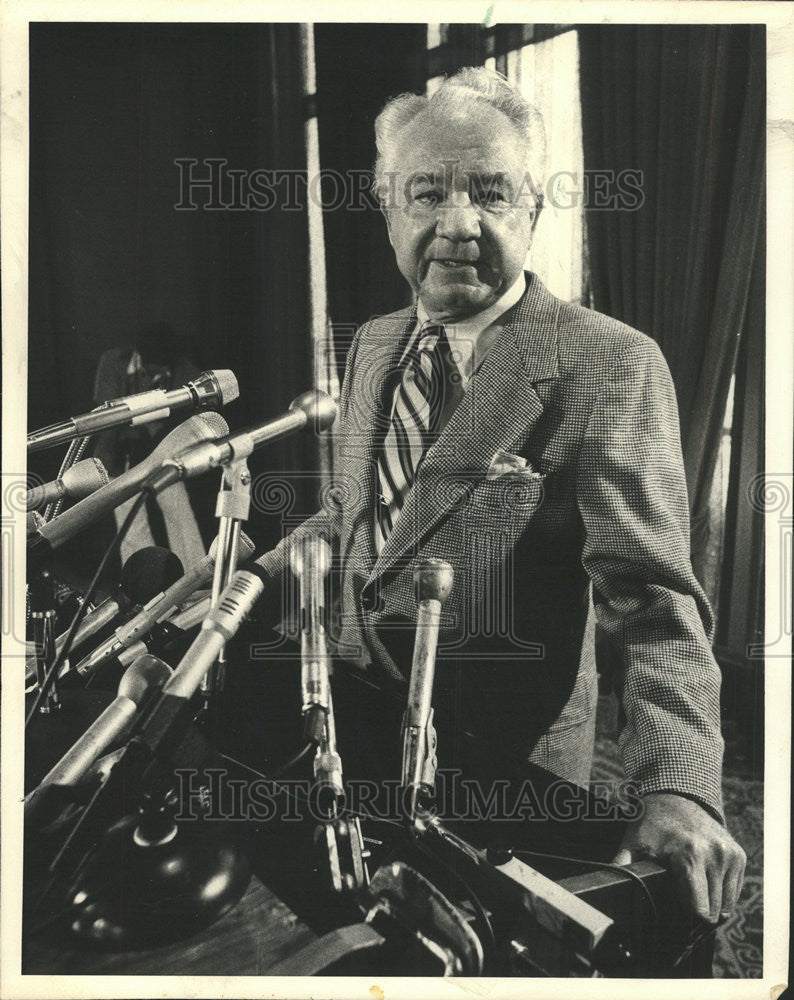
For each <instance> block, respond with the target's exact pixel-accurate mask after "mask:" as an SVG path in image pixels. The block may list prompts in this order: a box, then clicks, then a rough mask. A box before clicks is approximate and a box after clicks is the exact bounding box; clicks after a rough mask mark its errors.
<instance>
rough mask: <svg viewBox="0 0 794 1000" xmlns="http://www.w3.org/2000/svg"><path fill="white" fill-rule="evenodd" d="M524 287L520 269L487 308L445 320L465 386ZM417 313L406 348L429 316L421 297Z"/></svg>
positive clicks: (448, 337) (524, 281)
mask: <svg viewBox="0 0 794 1000" xmlns="http://www.w3.org/2000/svg"><path fill="white" fill-rule="evenodd" d="M526 286H527V282H526V278H525V276H524V272H523V271H522V272H521V273H520V274H519V276H518V277H517V278H516V280H515V281H514V282H513V284H512V285H511V286H510V287H509V288H508V289H507V291H506V292H505V293H504V295H502V296H501V298H499V299H497V300H496V302H494V303H493V305H491V306H488V308H487V309H483V310H482V312H478V313H475V314H474V315H473V316H469V317H468V318H467V319H455V320H447V321H445V322H444V330H445V331H446V334H447V339H448V340H449V344H450V347H451V348H452V357H453V358H454V359H455V362H456V364H457V366H458V369H459V370H460V374H461V377H462V379H463V384H464V385H465V384H466V383H467V382H468V381H469V379H470V378H471V377H472V375H473V374H474V372H475V371H476V370H477V368H478V367H479V365H480V364H481V363H482V361H483V358H484V357H485V355H486V354H487V353H488V351H489V349H490V347H491V345H492V343H493V340H494V338H495V336H496V333H497V330H498V328H495V327H494V324H495V323H496V321H497V320H498V319H499V317H500V316H503V315H504V313H506V312H507V310H508V309H512V307H513V306H514V305H515V304H516V302H518V300H519V299H520V298H521V296H522V295H523V294H524V292H525V291H526ZM416 316H417V324H416V329H415V330H414V332H413V333H412V335H411V338H410V341H409V344H408V349H410V347H411V345H412V344H413V341H414V339H415V338H416V336H417V334H418V333H419V330H421V328H422V326H423V325H424V324H425V323H426V322H428V320H429V319H430V317H429V316H428V315H427V310H426V309H425V307H424V305H423V303H422V300H421V299H420V300H419V302H418V304H417V309H416ZM406 353H407V350H406Z"/></svg>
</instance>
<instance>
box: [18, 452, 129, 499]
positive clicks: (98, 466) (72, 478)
mask: <svg viewBox="0 0 794 1000" xmlns="http://www.w3.org/2000/svg"><path fill="white" fill-rule="evenodd" d="M109 482H110V476H109V475H108V472H107V469H106V468H105V466H104V465H103V464H102V462H100V461H99V459H98V458H84V459H83V460H82V462H75V464H74V465H73V466H71V468H69V469H67V470H66V472H64V474H63V476H62V477H61V478H60V479H54V480H53V481H52V482H50V483H44V484H43V485H41V486H34V487H33V489H30V490H28V494H27V498H26V501H25V502H26V505H27V509H28V510H37V509H38V508H39V507H46V505H47V504H50V503H55V502H56V501H58V500H60V499H61V498H62V497H68V498H69V499H70V500H82V499H83V497H87V496H90V495H91V494H92V493H96V491H97V490H98V489H100V488H101V487H102V486H107V484H108V483H109Z"/></svg>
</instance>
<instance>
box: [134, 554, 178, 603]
mask: <svg viewBox="0 0 794 1000" xmlns="http://www.w3.org/2000/svg"><path fill="white" fill-rule="evenodd" d="M183 572H184V568H183V566H182V560H181V559H180V558H179V556H177V555H174V553H173V552H171V551H170V549H166V548H163V547H162V546H160V545H147V546H146V548H143V549H138V551H137V552H133V553H132V555H131V556H130V557H129V559H127V561H126V562H125V563H124V565H123V566H122V568H121V589H122V591H123V592H124V595H125V597H127V598H128V600H129V601H130V603H131V604H148V602H149V601H151V599H152V598H153V597H155V596H156V595H157V594H160V593H162V591H164V590H167V588H168V587H170V586H171V584H172V583H176V581H177V580H178V579H179V578H180V577H181V576H182V574H183Z"/></svg>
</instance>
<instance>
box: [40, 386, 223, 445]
mask: <svg viewBox="0 0 794 1000" xmlns="http://www.w3.org/2000/svg"><path fill="white" fill-rule="evenodd" d="M239 395H240V390H239V387H238V385H237V379H236V378H235V375H234V372H232V371H229V370H228V369H218V370H216V371H207V372H202V373H201V374H200V375H199V376H197V377H196V378H195V379H193V380H192V381H190V382H188V383H187V384H186V385H183V386H180V388H178V389H170V390H168V391H166V390H163V389H152V390H150V391H149V392H139V393H136V394H135V395H132V396H124V397H122V398H121V399H113V400H110V401H109V402H107V403H104V404H103V405H102V406H100V407H97V409H95V410H91V411H90V412H89V413H83V414H80V415H79V416H77V417H70V418H69V419H68V420H64V421H61V422H60V423H57V424H51V425H50V426H49V427H42V428H41V429H40V430H37V431H34V432H33V433H31V434H28V441H27V443H28V451H29V452H36V451H42V450H44V449H45V448H52V447H54V446H55V445H59V444H65V443H66V442H67V441H72V440H73V439H74V438H80V437H87V436H88V435H90V434H97V433H98V432H99V431H106V430H109V429H110V428H112V427H121V426H124V425H125V424H126V425H128V426H131V427H134V426H136V425H137V424H145V423H149V422H151V421H153V420H162V419H164V418H166V417H168V416H170V415H171V413H174V412H176V411H178V410H183V409H193V410H197V409H200V408H210V407H213V406H225V405H226V404H227V403H231V402H232V401H233V400H235V399H237V397H238V396H239Z"/></svg>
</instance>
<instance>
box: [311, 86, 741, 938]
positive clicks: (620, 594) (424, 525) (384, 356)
mask: <svg viewBox="0 0 794 1000" xmlns="http://www.w3.org/2000/svg"><path fill="white" fill-rule="evenodd" d="M376 135H377V149H378V157H377V164H376V186H377V191H378V195H379V198H380V201H381V206H382V210H383V214H384V217H385V219H386V225H387V227H388V232H389V239H390V241H391V244H392V246H393V248H394V252H395V256H396V259H397V265H398V267H399V268H400V271H401V272H402V274H403V275H404V276H405V278H406V279H407V281H408V283H409V284H410V286H411V288H412V289H413V291H414V292H415V294H416V298H417V301H416V305H415V307H414V308H411V309H406V310H403V311H401V312H398V313H393V314H391V315H388V316H383V317H380V318H377V319H374V320H371V321H370V322H368V323H367V324H365V325H364V326H363V327H362V328H361V329H360V330H359V331H358V332H357V334H356V337H355V340H354V342H353V344H352V347H351V349H350V352H349V355H348V360H347V371H346V375H345V379H344V385H343V389H342V395H341V405H340V418H339V425H338V432H339V434H340V441H341V447H340V484H339V485H340V488H339V489H338V490H337V491H335V492H332V499H331V501H329V503H328V505H327V507H328V509H327V510H326V511H325V512H324V513H323V514H322V515H318V517H317V518H316V519H315V518H313V519H311V520H310V522H308V523H307V524H308V526H311V527H316V526H317V525H318V524H323V525H324V527H325V529H326V530H327V531H329V532H330V534H331V536H332V537H333V538H334V540H335V542H336V543H338V546H339V554H340V560H341V575H342V583H341V600H342V628H341V635H340V636H339V648H340V651H341V652H342V654H343V655H344V654H345V652H347V653H348V654H349V655H350V656H351V657H356V656H357V657H359V658H361V659H363V660H365V661H367V662H368V664H369V669H371V670H373V671H375V672H376V673H378V672H379V673H381V674H383V675H390V676H391V677H392V678H397V679H400V678H402V679H404V678H405V676H406V674H407V672H408V669H409V665H410V649H409V644H408V642H407V637H408V636H409V635H410V634H411V630H412V627H413V626H414V625H415V621H416V609H415V598H414V594H413V582H412V576H413V573H412V571H413V567H414V565H415V563H416V561H417V560H418V559H423V558H426V557H428V556H436V557H441V558H444V559H446V560H448V561H449V562H451V563H452V565H453V567H454V570H455V583H454V587H453V590H452V593H451V595H450V597H449V599H448V601H447V603H446V604H445V606H444V612H445V617H444V622H443V625H442V632H441V642H440V646H439V661H438V668H437V674H436V693H437V694H438V695H439V696H444V695H446V696H447V702H448V705H451V706H453V711H454V713H455V725H456V727H457V729H458V731H459V732H460V733H469V732H478V733H479V734H480V736H481V737H482V742H481V745H483V746H486V747H489V748H490V752H491V754H492V760H491V761H490V764H489V766H491V768H492V772H491V773H498V771H499V769H500V768H501V767H505V768H513V769H514V766H515V765H516V763H517V762H518V763H519V764H520V762H521V761H530V762H535V763H537V764H540V765H542V766H543V767H545V768H547V769H548V770H550V771H552V772H554V773H556V774H558V775H560V776H561V777H563V778H565V779H569V780H573V781H577V782H580V783H585V782H586V781H587V780H588V777H589V770H590V763H591V759H592V750H593V733H594V714H595V705H596V690H597V689H596V674H595V654H594V641H593V640H594V624H595V621H596V620H597V621H598V622H599V623H600V625H601V627H602V629H603V630H604V632H605V634H606V635H607V636H608V637H609V639H610V640H611V642H612V644H613V645H614V647H615V649H616V650H617V651H618V652H619V654H620V659H621V662H622V690H621V695H622V706H623V709H624V711H625V716H626V724H625V726H624V728H623V731H622V733H621V737H620V746H621V750H622V754H623V758H624V762H625V767H626V772H627V775H628V776H629V778H631V779H632V780H633V781H634V782H635V783H636V785H637V786H638V788H639V792H640V794H641V796H642V804H643V807H644V808H643V813H642V816H641V817H640V818H639V819H638V820H637V821H636V822H635V823H633V824H632V825H631V826H630V828H629V830H628V832H627V835H626V837H625V839H624V842H623V845H622V848H621V850H620V852H619V855H618V862H619V863H628V862H629V861H631V860H632V858H636V857H638V856H640V855H644V856H653V857H656V858H659V859H661V860H663V861H665V862H667V863H668V864H669V865H670V866H671V867H672V869H673V870H674V872H675V873H676V874H677V875H678V876H679V877H680V879H681V881H682V884H683V885H684V886H685V887H687V888H688V892H689V894H690V898H691V901H692V905H693V908H694V910H695V911H696V912H697V914H699V915H700V916H702V917H704V918H707V919H711V920H717V919H718V918H719V916H720V915H721V914H724V913H726V912H729V911H730V910H731V908H732V907H733V906H734V904H735V902H736V899H737V897H738V895H739V891H740V888H741V882H742V876H743V868H744V854H743V852H742V850H741V848H740V847H739V846H738V845H737V844H736V843H735V841H734V840H733V839H732V838H731V836H730V835H729V834H728V832H727V831H726V829H725V827H724V825H723V820H722V815H721V793H720V784H721V758H722V747H723V744H722V739H721V735H720V727H719V686H720V675H719V671H718V668H717V665H716V663H715V661H714V659H713V656H712V653H711V650H710V645H709V638H708V636H709V634H710V630H711V627H712V618H711V611H710V609H709V607H708V604H707V602H706V599H705V597H704V595H703V592H702V590H701V588H700V586H699V585H698V583H697V581H696V579H695V577H694V575H693V573H692V568H691V564H690V559H689V550H688V533H689V528H688V513H687V498H686V489H685V480H684V472H683V466H682V459H681V451H680V443H679V433H678V419H677V411H676V403H675V396H674V390H673V386H672V384H671V380H670V376H669V372H668V369H667V366H666V364H665V362H664V360H663V358H662V355H661V353H660V351H659V349H658V348H657V346H656V345H655V343H654V342H653V341H651V340H650V339H649V338H648V337H646V336H644V335H643V334H641V333H638V332H637V331H635V330H632V329H630V328H628V327H626V326H624V325H622V324H620V323H618V322H616V321H614V320H612V319H610V318H608V317H606V316H602V315H600V314H598V313H595V312H593V311H591V310H587V309H583V308H579V307H576V306H571V305H568V304H566V303H563V302H561V301H559V300H557V299H555V298H554V297H553V296H552V295H551V294H550V293H549V292H548V291H547V290H546V289H545V288H544V287H543V285H542V284H541V282H540V281H539V280H538V278H537V277H536V276H535V275H534V274H532V273H530V272H525V270H524V262H525V258H526V256H527V253H528V251H529V249H530V246H531V243H532V237H533V233H534V229H535V225H536V222H537V218H538V212H539V210H540V200H539V197H538V195H537V185H538V184H539V183H540V178H541V177H542V170H543V159H544V135H543V124H542V121H541V119H540V116H539V114H538V112H537V111H536V110H535V109H534V108H533V107H531V106H530V105H529V104H528V103H527V102H526V101H525V100H524V99H523V98H522V97H521V95H520V94H518V93H517V92H516V91H514V90H513V89H512V87H510V86H509V85H508V84H507V82H506V81H505V80H504V79H503V78H502V77H500V76H499V75H498V74H495V73H492V72H490V71H487V70H485V69H464V70H461V71H460V72H459V73H457V74H456V75H455V76H453V77H451V78H450V79H448V80H446V81H445V82H444V83H443V84H442V85H441V87H440V88H439V89H438V90H437V92H436V93H435V94H434V95H433V96H432V97H431V98H430V99H427V98H425V97H419V96H415V95H403V96H401V97H398V98H396V99H394V100H393V101H391V102H390V103H389V104H388V105H387V106H386V107H385V109H384V110H383V112H382V113H381V115H380V116H379V118H378V120H377V123H376Z"/></svg>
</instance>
